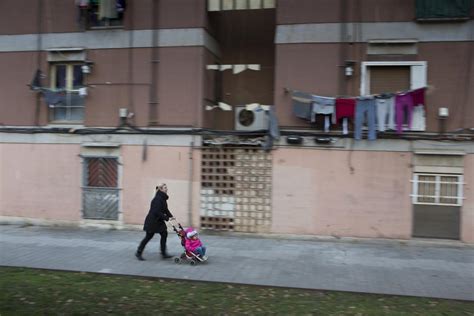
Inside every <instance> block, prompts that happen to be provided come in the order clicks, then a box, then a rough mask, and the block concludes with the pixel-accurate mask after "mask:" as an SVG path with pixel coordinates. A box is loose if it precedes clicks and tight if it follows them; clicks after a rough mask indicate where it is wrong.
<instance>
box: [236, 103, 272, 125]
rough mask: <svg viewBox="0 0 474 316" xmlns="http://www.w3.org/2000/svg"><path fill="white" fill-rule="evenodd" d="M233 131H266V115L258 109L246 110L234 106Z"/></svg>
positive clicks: (243, 107)
mask: <svg viewBox="0 0 474 316" xmlns="http://www.w3.org/2000/svg"><path fill="white" fill-rule="evenodd" d="M234 121H235V129H236V130H238V131H258V130H261V129H268V124H269V122H268V113H267V111H265V110H263V109H261V108H259V109H255V110H246V109H245V106H235V119H234Z"/></svg>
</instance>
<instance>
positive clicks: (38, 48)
mask: <svg viewBox="0 0 474 316" xmlns="http://www.w3.org/2000/svg"><path fill="white" fill-rule="evenodd" d="M42 18H43V0H38V13H37V15H36V19H37V20H36V28H37V31H38V33H37V37H36V69H37V70H38V69H39V70H41V47H42V46H43V43H42V41H43V38H42V34H41V33H42V28H43V21H42ZM40 108H41V96H40V94H39V93H36V109H35V125H36V126H39V116H40Z"/></svg>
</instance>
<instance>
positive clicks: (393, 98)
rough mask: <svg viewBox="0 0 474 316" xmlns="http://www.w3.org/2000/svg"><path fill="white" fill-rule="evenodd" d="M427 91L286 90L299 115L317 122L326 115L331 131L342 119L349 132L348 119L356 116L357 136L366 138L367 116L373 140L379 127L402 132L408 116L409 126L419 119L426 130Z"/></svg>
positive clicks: (297, 115) (344, 128)
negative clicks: (334, 93)
mask: <svg viewBox="0 0 474 316" xmlns="http://www.w3.org/2000/svg"><path fill="white" fill-rule="evenodd" d="M425 90H426V87H422V88H417V89H410V90H406V91H402V92H397V93H380V94H371V95H363V96H358V97H327V96H321V95H316V94H311V93H306V92H301V91H298V90H289V89H286V91H291V94H292V100H293V113H294V114H295V116H296V117H298V118H302V119H306V120H309V121H311V122H312V123H315V122H316V115H318V114H320V115H325V121H324V131H325V132H328V131H329V128H330V125H331V123H332V124H337V123H338V122H339V121H342V124H343V134H348V130H347V126H348V119H354V121H355V122H354V126H355V132H354V138H355V139H362V124H363V123H364V121H365V117H366V116H367V125H368V129H369V134H368V139H369V140H375V139H376V138H377V132H376V126H377V127H378V131H380V132H384V131H385V128H386V127H388V129H396V131H397V133H399V134H400V133H401V132H402V130H403V125H404V123H405V118H406V119H407V120H408V126H409V128H411V127H412V123H413V122H415V123H416V124H417V126H420V127H421V129H424V124H425V123H424V122H425V112H424V105H425ZM329 118H331V122H330V121H329Z"/></svg>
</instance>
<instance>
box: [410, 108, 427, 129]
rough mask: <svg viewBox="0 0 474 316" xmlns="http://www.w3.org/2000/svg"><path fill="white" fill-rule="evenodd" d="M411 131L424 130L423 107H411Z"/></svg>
mask: <svg viewBox="0 0 474 316" xmlns="http://www.w3.org/2000/svg"><path fill="white" fill-rule="evenodd" d="M411 129H412V130H416V131H424V130H425V129H426V116H425V107H424V106H423V105H417V106H415V107H413V116H412V122H411Z"/></svg>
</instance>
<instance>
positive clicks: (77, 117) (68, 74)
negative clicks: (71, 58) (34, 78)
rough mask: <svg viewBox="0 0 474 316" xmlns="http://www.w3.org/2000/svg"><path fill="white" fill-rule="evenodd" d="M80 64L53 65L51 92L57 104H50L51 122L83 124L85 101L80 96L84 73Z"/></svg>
mask: <svg viewBox="0 0 474 316" xmlns="http://www.w3.org/2000/svg"><path fill="white" fill-rule="evenodd" d="M81 66H82V65H81V64H78V63H64V64H63V63H53V64H52V65H51V92H52V93H54V94H56V95H57V102H55V104H49V109H50V111H49V115H50V118H49V119H50V121H56V122H62V121H68V122H70V121H73V122H82V121H83V120H84V104H85V99H84V97H83V96H81V95H80V94H79V91H80V90H79V89H80V88H82V87H83V81H84V77H83V73H82V69H81Z"/></svg>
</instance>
